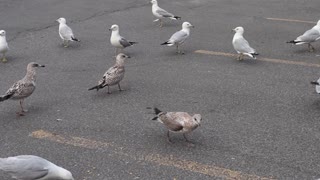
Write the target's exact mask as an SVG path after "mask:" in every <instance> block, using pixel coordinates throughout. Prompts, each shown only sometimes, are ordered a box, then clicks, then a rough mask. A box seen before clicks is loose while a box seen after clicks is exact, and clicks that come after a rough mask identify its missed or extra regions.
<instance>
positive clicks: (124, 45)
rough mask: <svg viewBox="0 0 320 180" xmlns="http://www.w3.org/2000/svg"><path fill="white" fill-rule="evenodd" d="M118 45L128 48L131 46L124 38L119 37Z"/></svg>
mask: <svg viewBox="0 0 320 180" xmlns="http://www.w3.org/2000/svg"><path fill="white" fill-rule="evenodd" d="M119 43H120V44H121V45H122V46H123V47H128V46H131V45H132V44H131V43H130V42H129V41H127V40H126V39H125V38H123V37H121V39H120V41H119Z"/></svg>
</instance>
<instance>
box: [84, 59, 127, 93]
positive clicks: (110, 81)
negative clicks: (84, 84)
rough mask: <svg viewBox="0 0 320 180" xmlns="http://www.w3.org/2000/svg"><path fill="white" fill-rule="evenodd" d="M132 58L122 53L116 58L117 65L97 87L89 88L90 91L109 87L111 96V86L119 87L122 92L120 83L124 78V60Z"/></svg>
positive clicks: (109, 70)
mask: <svg viewBox="0 0 320 180" xmlns="http://www.w3.org/2000/svg"><path fill="white" fill-rule="evenodd" d="M126 58H130V56H128V55H125V54H123V53H120V54H118V55H117V57H116V64H115V65H114V66H112V67H111V68H109V69H108V70H107V72H105V74H104V75H103V77H102V79H101V80H100V81H99V82H98V85H97V86H94V87H92V88H89V89H88V90H89V91H90V90H93V89H96V90H97V91H98V90H99V89H101V88H104V87H106V86H108V94H110V93H111V92H110V89H109V86H113V85H118V87H119V90H120V91H122V89H121V87H120V81H121V80H122V79H123V77H124V72H125V70H124V60H125V59H126Z"/></svg>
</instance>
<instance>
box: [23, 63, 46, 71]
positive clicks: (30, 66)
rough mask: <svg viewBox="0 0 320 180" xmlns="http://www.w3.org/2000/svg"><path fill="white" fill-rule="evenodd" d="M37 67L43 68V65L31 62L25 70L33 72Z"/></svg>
mask: <svg viewBox="0 0 320 180" xmlns="http://www.w3.org/2000/svg"><path fill="white" fill-rule="evenodd" d="M39 67H45V65H41V64H38V63H36V62H31V63H29V64H28V66H27V69H28V70H33V69H36V68H39Z"/></svg>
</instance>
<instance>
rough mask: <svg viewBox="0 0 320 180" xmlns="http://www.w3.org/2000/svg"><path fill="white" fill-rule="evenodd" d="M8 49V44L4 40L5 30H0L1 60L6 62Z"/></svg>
mask: <svg viewBox="0 0 320 180" xmlns="http://www.w3.org/2000/svg"><path fill="white" fill-rule="evenodd" d="M8 50H9V46H8V43H7V40H6V31H5V30H0V53H1V54H2V58H1V60H2V62H7V59H6V53H7V51H8Z"/></svg>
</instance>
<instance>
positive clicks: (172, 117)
mask: <svg viewBox="0 0 320 180" xmlns="http://www.w3.org/2000/svg"><path fill="white" fill-rule="evenodd" d="M154 111H155V114H156V115H157V116H156V117H154V118H153V119H152V120H158V121H159V122H161V123H163V124H164V125H165V126H166V127H167V128H168V132H167V138H168V141H169V142H172V141H171V139H170V134H169V133H170V131H171V132H175V133H183V137H184V138H185V140H186V141H189V140H188V139H187V137H186V133H189V132H191V131H193V130H195V129H196V128H197V127H199V126H200V122H201V115H200V114H194V115H193V116H190V115H189V114H188V113H186V112H163V111H160V110H159V109H158V108H154Z"/></svg>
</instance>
